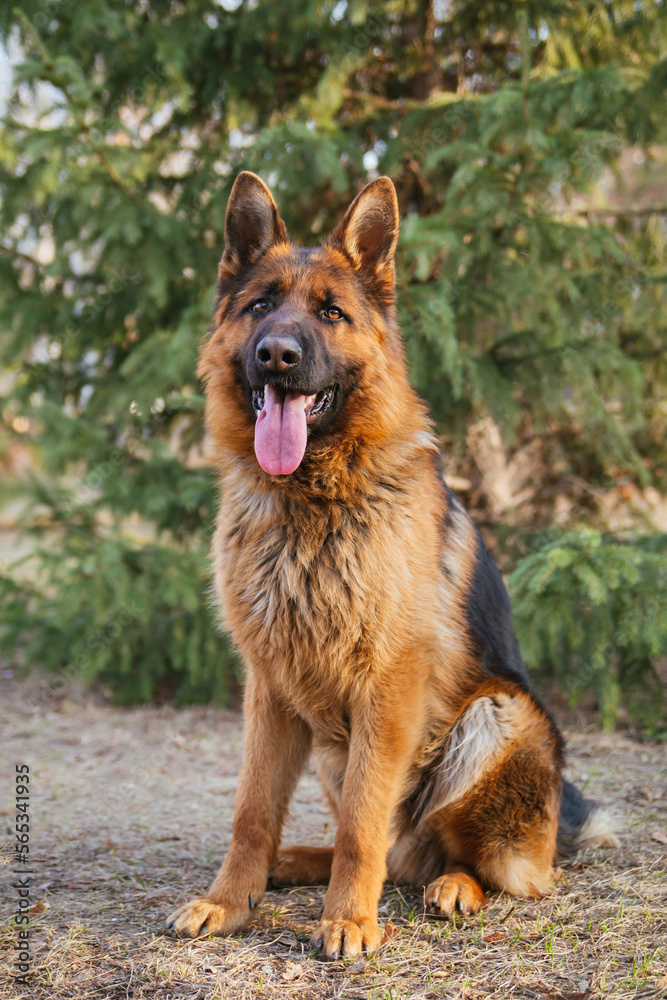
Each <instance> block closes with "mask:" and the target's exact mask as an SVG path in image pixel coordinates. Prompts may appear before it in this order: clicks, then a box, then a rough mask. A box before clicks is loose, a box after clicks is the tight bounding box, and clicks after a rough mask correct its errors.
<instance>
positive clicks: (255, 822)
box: [168, 674, 311, 937]
mask: <svg viewBox="0 0 667 1000" xmlns="http://www.w3.org/2000/svg"><path fill="white" fill-rule="evenodd" d="M244 715H245V739H244V747H243V763H242V765H241V774H240V777H239V787H238V792H237V795H236V807H235V813H234V824H233V828H232V839H231V842H230V845H229V850H228V852H227V857H226V858H225V860H224V862H223V864H222V867H221V868H220V871H219V872H218V875H217V877H216V879H215V881H214V882H213V884H212V885H211V887H210V889H209V890H208V892H207V893H206V895H205V896H202V897H199V898H197V899H191V900H190V901H189V902H188V903H185V904H184V905H183V906H181V907H179V909H177V910H176V911H175V912H174V913H172V914H171V916H170V917H169V919H168V926H169V927H170V928H173V929H174V930H175V931H176V933H177V934H179V935H181V936H182V937H197V936H198V935H199V934H231V933H233V932H234V931H237V930H239V929H240V928H241V927H243V926H244V925H245V924H246V923H247V922H248V920H249V919H250V912H251V910H252V909H254V907H255V906H256V905H257V903H258V902H259V901H260V899H261V898H262V896H263V895H264V890H265V888H266V881H267V876H268V873H269V870H270V868H271V867H272V866H273V864H274V861H275V856H276V852H277V849H278V844H279V843H280V833H281V829H282V825H283V820H284V818H285V813H286V811H287V807H288V805H289V801H290V798H291V797H292V792H293V791H294V787H295V785H296V783H297V781H298V779H299V775H300V774H301V771H302V770H303V767H304V764H305V762H306V759H307V757H308V753H309V750H310V742H311V734H310V730H309V728H308V727H307V725H306V724H305V723H304V721H303V720H302V719H300V718H299V717H298V716H295V715H294V714H292V713H289V712H287V711H285V710H284V709H283V708H282V707H281V706H279V705H277V704H276V703H275V701H274V700H273V699H272V696H271V694H270V692H269V691H268V690H266V687H265V685H264V684H263V683H262V681H261V679H258V678H257V677H255V676H253V674H250V675H249V677H248V680H247V682H246V691H245V704H244Z"/></svg>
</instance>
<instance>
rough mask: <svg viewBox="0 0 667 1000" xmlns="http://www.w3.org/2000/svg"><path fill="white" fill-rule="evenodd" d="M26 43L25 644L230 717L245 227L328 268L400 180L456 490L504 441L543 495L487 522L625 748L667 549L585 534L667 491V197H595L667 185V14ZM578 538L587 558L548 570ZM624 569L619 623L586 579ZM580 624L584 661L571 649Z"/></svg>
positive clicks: (27, 7)
mask: <svg viewBox="0 0 667 1000" xmlns="http://www.w3.org/2000/svg"><path fill="white" fill-rule="evenodd" d="M0 31H1V32H2V36H3V38H4V39H5V41H6V42H8V43H9V42H11V44H12V46H14V47H15V48H18V50H19V51H20V53H21V58H20V61H19V62H18V64H17V65H16V67H15V86H14V90H13V93H12V96H11V100H10V103H9V106H8V109H7V113H6V115H5V120H4V124H3V126H2V134H1V136H0V140H1V141H0V177H1V182H2V187H3V193H2V205H1V207H0V228H1V232H2V234H3V235H2V237H1V242H2V248H3V254H2V259H1V261H0V338H1V343H2V351H3V359H4V361H3V364H4V366H5V368H8V369H9V370H10V371H11V372H12V373H13V379H12V384H11V389H10V392H9V395H8V399H7V400H6V403H5V407H4V410H3V426H4V431H3V433H4V434H5V436H6V437H7V438H8V439H9V440H11V439H12V437H17V436H20V437H21V438H22V439H26V438H27V439H29V440H31V441H35V443H36V448H37V449H38V450H37V452H36V454H37V455H38V458H39V465H38V472H37V473H36V474H35V476H34V477H33V479H32V482H31V483H30V489H31V491H32V496H33V500H34V502H35V504H36V506H35V507H33V516H32V518H31V521H30V524H29V526H28V527H29V529H30V530H31V531H32V532H33V533H36V534H37V536H38V537H37V541H36V548H35V552H34V556H33V557H32V559H31V560H30V565H27V566H23V567H19V569H18V570H17V571H16V572H14V573H12V574H11V575H9V574H7V575H6V577H5V580H4V586H5V597H4V602H3V608H4V610H3V617H4V622H5V639H6V641H7V642H8V643H15V642H16V641H17V640H19V639H20V641H21V643H22V644H23V647H24V648H23V654H22V655H23V658H24V659H25V660H26V661H27V662H36V663H41V664H46V665H49V666H53V667H58V668H61V669H62V668H64V667H66V666H70V667H71V668H72V669H74V670H78V669H81V670H83V673H84V674H85V675H86V676H87V677H89V678H91V679H92V678H103V679H106V680H108V681H109V682H110V683H111V684H112V686H113V688H114V690H115V691H116V693H117V695H118V697H120V698H125V699H131V698H143V697H149V696H151V695H153V694H155V693H156V691H159V690H162V689H165V690H170V691H175V692H176V693H177V696H178V697H179V698H193V697H208V696H210V695H211V694H212V693H216V694H217V695H218V696H219V697H224V692H225V690H226V686H227V683H228V680H229V677H230V669H231V659H230V652H229V651H228V649H227V648H226V646H225V644H224V640H223V639H222V638H221V637H220V635H219V633H218V632H217V630H216V628H215V623H214V620H213V617H212V615H211V613H210V611H209V610H208V601H207V588H208V584H209V570H208V568H207V559H206V548H207V540H208V535H209V530H210V525H211V519H212V511H213V507H214V495H215V483H214V481H213V476H212V473H211V472H210V471H209V470H208V469H207V468H206V466H205V461H204V459H203V457H202V454H201V443H202V421H201V411H202V400H201V396H200V389H199V387H198V385H197V383H196V381H195V379H194V375H193V372H194V368H195V360H196V354H197V349H198V345H199V342H200V340H201V337H202V335H203V334H204V333H205V331H206V328H207V326H208V323H209V318H210V313H211V309H212V302H213V288H214V283H215V277H216V266H217V261H218V258H219V256H220V252H221V234H222V231H223V219H224V209H225V204H226V200H227V196H228V194H229V190H230V187H231V184H232V182H233V179H234V177H235V176H236V173H237V172H238V171H239V170H241V169H250V170H254V171H256V172H258V173H260V174H261V175H262V176H263V177H264V179H265V180H266V181H267V182H268V183H269V184H270V185H271V187H272V188H273V190H274V193H275V195H276V198H277V200H278V202H279V204H280V206H281V210H282V211H283V215H284V218H285V221H286V223H287V225H288V228H289V230H290V232H291V233H292V234H293V235H294V236H295V237H296V238H298V239H300V240H302V241H304V242H313V241H314V240H317V239H318V238H319V237H320V236H321V235H324V234H327V233H328V232H329V231H330V229H331V228H332V226H333V225H334V224H335V222H336V221H337V219H338V218H339V217H340V215H341V213H342V211H343V210H344V208H345V207H346V205H347V204H348V202H349V201H350V199H351V196H352V195H353V194H354V193H355V192H356V191H357V190H358V189H359V188H360V187H361V186H362V185H363V184H364V183H365V182H366V181H367V180H368V179H369V177H370V176H373V175H375V174H377V173H387V174H389V175H390V176H391V177H392V178H393V179H394V181H395V183H396V186H397V190H398V193H399V200H400V202H401V209H402V215H403V220H404V221H403V227H402V233H401V241H400V244H399V253H398V259H397V273H398V279H399V307H400V312H401V319H402V324H403V329H404V332H405V335H406V341H407V346H408V353H409V358H410V362H411V365H412V370H413V374H414V380H415V384H416V385H417V386H418V388H419V389H420V391H421V392H422V393H423V394H424V395H425V396H426V397H427V399H428V401H429V403H430V405H431V407H432V411H433V414H434V417H435V419H436V420H437V422H438V426H439V428H440V430H441V432H442V434H443V439H444V441H445V442H446V444H447V447H448V450H449V455H450V467H451V468H452V469H454V470H456V469H461V468H465V462H466V461H467V462H468V469H470V468H472V466H471V464H470V460H469V457H468V458H467V457H466V432H467V429H468V428H469V427H471V426H478V425H479V424H480V421H484V420H485V419H486V420H487V421H488V420H489V418H491V420H492V424H491V426H492V427H495V428H499V430H500V434H501V435H502V441H503V449H504V453H505V456H506V457H509V458H510V459H511V458H512V456H517V455H520V454H526V449H529V453H530V455H531V456H532V460H533V462H534V463H535V470H536V471H535V478H536V481H535V482H533V483H532V484H531V486H532V492H531V496H532V501H531V504H530V505H528V508H526V509H524V508H522V506H521V503H519V502H517V503H516V504H515V505H514V506H513V507H512V505H511V504H510V506H509V508H507V509H505V510H502V511H500V513H499V511H498V510H495V511H494V509H493V504H490V503H488V502H487V501H482V500H480V502H479V504H478V508H479V512H480V514H481V515H482V517H483V518H486V519H487V520H490V521H493V520H498V519H499V517H500V518H501V519H502V520H504V521H507V522H509V523H511V530H510V529H505V533H504V534H505V538H506V542H507V543H508V545H509V543H511V546H512V549H511V551H512V553H513V555H512V559H514V558H515V556H516V555H517V554H521V552H523V553H525V552H526V549H527V548H529V549H530V550H531V552H532V554H531V555H529V556H528V557H527V558H526V559H525V560H524V561H523V562H522V563H520V564H519V566H518V568H517V570H516V574H515V576H514V577H513V584H514V586H515V588H516V591H517V596H518V598H519V614H518V624H519V626H520V631H521V633H522V635H521V636H520V638H525V640H526V647H527V650H529V652H530V660H531V663H530V665H531V667H532V668H533V669H536V668H539V667H546V668H548V669H550V670H551V671H553V672H555V673H556V674H557V675H558V676H560V677H561V679H564V681H565V682H566V683H567V684H568V686H569V687H570V689H571V690H572V691H574V692H575V693H576V692H578V691H579V690H580V688H581V685H579V686H578V687H577V685H576V684H574V685H573V683H572V678H574V677H576V676H577V674H578V671H579V669H580V666H581V663H582V658H583V659H585V657H586V656H587V655H589V654H590V655H591V656H592V657H593V659H594V660H595V667H594V669H591V670H589V671H586V673H585V678H586V679H585V685H587V686H589V687H592V688H594V689H595V690H596V691H597V693H598V695H599V697H600V699H601V702H602V706H603V712H604V718H605V720H606V721H612V720H613V717H614V712H615V708H616V705H617V703H618V690H619V685H623V684H626V683H627V684H628V685H629V684H630V683H631V682H632V683H634V682H636V681H637V680H639V682H640V683H644V684H645V683H646V679H647V678H648V677H654V676H655V675H654V671H653V663H654V661H655V660H656V658H657V657H658V656H659V655H660V654H661V653H664V652H665V651H666V650H667V625H666V624H665V621H664V616H661V615H660V614H657V613H656V614H654V615H646V616H644V617H643V618H642V617H641V607H640V605H641V604H642V602H643V600H644V597H645V595H646V588H647V587H648V588H651V587H658V586H664V582H665V557H664V547H661V545H660V539H653V540H652V541H651V540H650V539H649V540H648V541H647V539H646V537H645V536H646V535H647V531H648V529H647V526H646V525H642V524H641V523H640V520H639V518H638V517H637V518H635V519H634V521H633V518H629V519H627V522H626V523H627V525H628V526H629V529H634V530H629V532H626V534H625V535H624V536H623V537H622V538H615V537H611V536H608V535H606V534H605V535H595V536H591V535H590V534H587V533H586V532H584V534H583V535H577V534H572V532H573V531H576V529H578V528H579V527H581V525H582V524H584V523H585V522H592V523H593V524H594V527H595V528H598V529H604V528H605V527H606V526H605V525H604V524H603V523H602V522H601V521H600V512H599V509H598V507H596V504H595V502H594V499H591V498H595V496H596V495H597V494H598V493H599V492H600V491H607V492H609V491H610V490H612V489H616V488H618V481H619V477H621V478H622V479H623V482H624V483H625V484H626V486H627V488H628V489H630V490H631V491H632V490H634V491H635V493H638V491H641V490H643V489H645V488H646V487H651V488H652V489H653V490H654V491H655V490H657V491H659V492H664V491H665V488H666V487H665V484H666V482H667V472H666V471H665V470H666V463H667V449H666V447H665V440H666V433H665V432H666V430H667V401H666V399H665V391H666V386H667V367H666V350H667V343H666V338H665V320H664V316H665V311H664V309H665V279H666V277H667V268H666V265H665V250H664V243H665V236H666V228H665V217H666V214H667V204H666V202H667V196H666V195H660V194H659V193H658V194H657V195H652V196H651V197H650V198H649V199H648V201H642V202H641V204H630V203H628V199H627V198H625V199H622V198H621V199H617V201H616V202H614V203H613V204H608V205H604V204H599V202H596V200H595V197H594V195H593V193H592V192H593V191H594V190H595V189H594V185H595V184H596V183H597V182H598V181H600V179H601V178H602V177H603V175H604V171H605V170H607V171H608V172H609V171H614V170H618V167H619V163H620V162H621V156H622V154H624V151H625V150H628V149H632V150H635V151H636V152H638V153H639V154H640V155H639V157H638V158H640V159H641V157H642V156H643V157H644V159H645V161H646V164H647V165H649V166H650V165H653V167H652V169H653V171H654V172H653V174H647V176H649V177H650V178H655V177H658V178H660V177H661V176H662V177H663V178H664V164H665V152H664V145H663V144H664V143H665V139H666V135H665V132H666V116H665V114H664V94H665V90H666V89H667V32H666V15H665V9H664V5H662V4H659V3H655V2H653V0H642V2H640V3H636V2H628V0H615V2H614V3H613V4H612V3H609V2H604V0H589V2H586V3H579V2H576V3H575V2H573V0H555V2H543V0H528V2H525V3H521V4H502V3H496V2H493V0H491V2H484V0H482V2H477V0H475V2H472V0H468V2H464V0H460V2H455V3H451V4H444V3H434V2H433V0H410V2H407V0H395V2H389V3H387V2H368V3H362V2H354V0H349V2H347V0H340V2H338V3H335V4H333V3H327V2H318V3H314V2H311V0H293V2H292V3H291V4H289V5H285V4H282V3H278V2H276V0H259V2H257V3H252V2H248V0H242V2H237V0H221V2H220V3H215V2H213V0H183V2H181V3H175V2H173V0H142V2H141V3H139V2H135V3H132V2H127V3H126V2H120V0H107V2H105V0H77V2H76V3H74V0H24V2H23V3H22V4H21V6H20V8H16V7H13V6H11V5H3V7H2V10H1V11H0ZM660 164H662V171H663V172H662V175H661V174H660V173H659V172H658V168H659V167H660ZM645 169H648V166H647V167H646V168H645ZM624 177H626V178H627V171H626V172H625V173H621V174H620V180H619V182H618V183H619V184H621V183H622V181H623V178H624ZM665 186H667V185H665ZM597 190H599V189H597ZM479 471H480V470H479V469H478V470H477V472H475V470H474V469H473V472H475V475H477V478H478V480H479V478H480V476H479ZM473 478H474V476H473ZM573 484H579V489H578V492H574V487H573ZM474 485H475V484H473V486H474ZM482 485H483V484H482ZM473 492H474V491H473ZM482 492H483V491H482ZM568 494H569V495H568ZM564 495H565V497H566V500H567V503H566V505H565V507H563V503H562V500H563V496H564ZM633 495H635V494H633ZM481 496H482V493H478V497H481ZM472 499H473V501H474V500H475V496H474V495H473V497H472ZM487 500H488V498H487ZM485 504H486V506H485ZM559 504H560V506H559ZM564 509H565V510H566V515H563V514H562V511H563V510H564ZM527 511H529V512H527ZM568 511H569V513H567V512H568ZM559 512H560V513H559ZM34 515H37V516H34ZM556 515H558V517H559V518H560V520H561V521H562V522H563V526H564V527H567V528H568V529H570V534H568V535H567V536H566V538H565V539H564V540H560V541H559V540H558V539H555V540H554V538H553V536H552V535H548V536H546V538H545V537H544V536H542V535H539V534H538V535H537V536H535V530H536V529H538V528H545V527H546V526H548V525H549V524H550V522H552V521H553V519H554V517H555V516H556ZM640 536H641V537H640ZM592 537H596V538H597V539H598V542H599V545H598V547H597V548H596V549H595V573H596V574H597V576H598V577H599V578H600V579H602V580H603V581H605V586H607V588H608V592H606V596H605V598H604V599H601V597H600V595H601V591H600V589H599V587H598V585H597V583H595V582H594V581H593V577H592V576H587V575H586V574H585V573H584V572H582V571H581V567H580V562H581V563H583V562H585V561H586V560H587V559H589V557H590V556H591V551H592V550H591V546H592V542H591V538H592ZM596 544H597V543H596ZM647 545H649V546H651V545H653V549H652V550H651V552H650V553H648V552H647V550H646V546H647ZM558 546H561V548H560V549H559V548H558ZM509 551H510V550H509V549H508V552H509ZM558 551H561V552H568V553H570V556H572V558H570V556H568V557H567V559H565V562H563V563H559V566H560V569H559V573H560V575H559V576H558V580H557V587H556V585H555V583H554V581H552V583H554V587H555V589H554V587H552V589H551V590H549V588H545V585H544V572H545V565H546V564H547V563H548V564H549V565H551V563H550V562H549V560H551V561H553V560H554V559H556V560H558V559H564V558H565V557H562V556H556V555H554V553H555V552H558ZM572 553H575V555H572ZM649 556H650V559H649ZM501 557H502V552H501ZM507 558H509V556H508V557H507ZM568 559H569V562H568ZM624 559H625V560H626V562H625V563H624V562H623V560H624ZM647 559H648V560H649V562H650V568H647V567H648V563H647V562H646V560H647ZM633 560H634V561H633ZM637 560H639V561H637ZM545 561H546V562H545ZM640 563H641V566H642V567H643V568H642V569H641V572H640V576H639V577H638V576H637V575H636V573H635V571H634V570H632V571H631V570H630V568H627V567H630V565H632V566H635V567H637V566H639V564H640ZM626 564H627V566H626ZM623 566H626V569H623ZM567 567H569V569H568V568H567ZM611 567H614V568H613V571H612V569H611ZM619 567H620V568H619ZM638 572H639V571H638ZM610 574H611V575H610ZM640 577H641V580H642V581H643V586H639V584H638V580H639V579H640ZM612 578H613V579H612ZM610 581H611V582H610ZM612 593H613V595H614V596H613V598H612V597H611V596H610V595H611V594H612ZM568 602H571V608H572V609H573V613H574V614H575V615H576V613H577V609H578V610H579V611H581V616H580V618H579V619H578V622H579V626H578V627H574V624H576V622H570V624H568V622H567V620H566V619H564V618H562V617H561V618H558V624H554V606H555V605H556V606H557V608H560V607H563V606H565V605H567V603H568ZM602 607H604V609H605V615H604V616H601V615H599V614H598V611H599V610H600V608H602ZM527 608H529V609H530V612H529V613H526V609H527ZM596 609H597V610H596ZM614 609H616V610H614ZM586 616H588V618H587V617H586ZM633 616H634V617H633ZM640 619H641V621H640ZM586 620H590V621H591V623H592V627H594V628H595V629H596V630H604V635H601V634H600V635H596V636H595V641H596V642H597V640H598V639H599V640H600V643H601V645H600V644H598V645H595V649H594V650H593V651H592V652H591V650H592V649H593V647H592V646H591V645H590V642H589V640H590V638H591V637H590V636H588V637H586V635H583V634H582V633H581V627H582V624H583V622H584V621H586ZM628 622H636V623H637V628H638V629H640V631H641V630H643V631H642V636H643V639H641V641H640V640H638V641H637V644H635V646H632V642H629V641H626V639H627V637H628V636H629V635H630V632H631V629H630V626H629V625H628V624H627V623H628ZM593 623H594V626H593ZM628 629H630V632H629V631H628ZM556 632H558V640H557V641H556V640H555V639H554V635H555V633H556ZM584 632H585V630H584ZM624 637H625V638H624ZM587 643H588V645H587ZM642 643H643V644H642ZM630 647H632V649H631V651H630V652H629V651H628V650H630ZM639 647H641V648H639ZM601 650H602V651H603V652H601ZM607 654H609V655H607ZM568 678H569V680H568ZM657 690H659V686H657V687H656V691H657Z"/></svg>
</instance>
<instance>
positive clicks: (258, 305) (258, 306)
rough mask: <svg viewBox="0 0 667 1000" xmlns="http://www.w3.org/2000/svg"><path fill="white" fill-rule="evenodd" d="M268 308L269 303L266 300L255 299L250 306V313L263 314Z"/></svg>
mask: <svg viewBox="0 0 667 1000" xmlns="http://www.w3.org/2000/svg"><path fill="white" fill-rule="evenodd" d="M268 308H269V303H268V302H267V301H266V299H257V300H256V301H255V302H253V303H252V305H251V306H250V312H254V313H265V312H266V311H267V310H268Z"/></svg>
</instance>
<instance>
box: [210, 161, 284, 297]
mask: <svg viewBox="0 0 667 1000" xmlns="http://www.w3.org/2000/svg"><path fill="white" fill-rule="evenodd" d="M287 238H288V237H287V230H286V229H285V223H284V222H283V220H282V219H281V218H280V212H279V211H278V206H277V205H276V203H275V201H274V200H273V195H272V194H271V192H270V191H269V189H268V188H267V186H266V184H265V183H264V181H263V180H261V179H260V178H259V177H258V176H257V174H252V173H250V171H249V170H244V171H243V173H241V174H239V175H238V177H237V178H236V180H235V181H234V186H233V187H232V190H231V194H230V195H229V201H228V202H227V212H226V214H225V249H224V251H223V254H222V260H221V261H220V268H219V271H218V277H219V280H220V281H221V282H224V281H227V280H229V278H232V277H233V276H234V275H235V274H237V272H238V271H240V269H241V268H242V267H246V266H247V265H248V264H253V263H254V262H255V261H256V260H259V258H260V257H261V256H262V254H264V253H266V251H267V250H268V249H269V247H270V246H273V244H274V243H285V242H287Z"/></svg>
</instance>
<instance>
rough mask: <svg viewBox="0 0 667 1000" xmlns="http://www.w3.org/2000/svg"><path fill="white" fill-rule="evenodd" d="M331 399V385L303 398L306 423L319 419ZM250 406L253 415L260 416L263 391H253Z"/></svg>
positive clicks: (332, 393) (332, 389) (332, 388)
mask: <svg viewBox="0 0 667 1000" xmlns="http://www.w3.org/2000/svg"><path fill="white" fill-rule="evenodd" d="M333 397H334V386H333V385H329V386H327V388H326V389H322V390H321V391H320V392H317V393H315V395H314V396H303V397H302V398H303V401H304V407H303V408H304V412H305V414H306V423H308V424H312V423H313V422H314V421H315V420H317V418H318V417H321V416H322V414H323V413H325V412H326V410H328V409H329V407H330V406H331V401H332V400H333ZM252 405H253V408H254V410H255V413H257V414H260V413H261V412H262V410H263V409H264V389H253V393H252Z"/></svg>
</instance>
